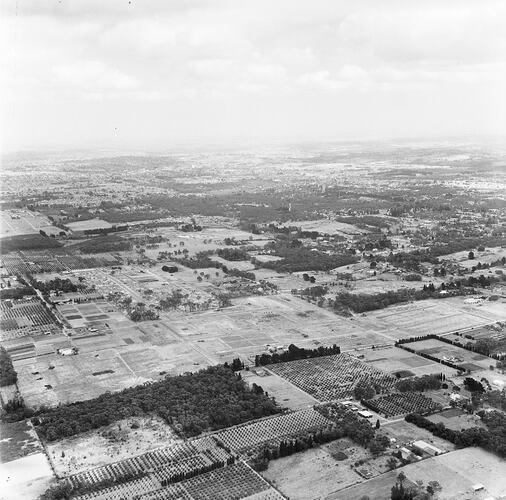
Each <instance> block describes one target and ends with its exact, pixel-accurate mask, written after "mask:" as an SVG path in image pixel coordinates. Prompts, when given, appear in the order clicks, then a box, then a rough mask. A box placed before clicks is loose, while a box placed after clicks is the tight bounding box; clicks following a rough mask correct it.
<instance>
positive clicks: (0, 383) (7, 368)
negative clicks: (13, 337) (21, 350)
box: [0, 346, 18, 387]
mask: <svg viewBox="0 0 506 500" xmlns="http://www.w3.org/2000/svg"><path fill="white" fill-rule="evenodd" d="M17 380H18V374H17V373H16V370H15V369H14V366H13V364H12V359H11V357H10V356H9V353H8V352H7V351H6V350H5V348H4V347H3V346H0V387H4V386H6V385H11V384H15V383H16V382H17Z"/></svg>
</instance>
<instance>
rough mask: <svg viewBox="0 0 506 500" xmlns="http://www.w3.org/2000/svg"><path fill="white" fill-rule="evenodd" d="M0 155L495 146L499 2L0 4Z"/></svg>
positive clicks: (504, 10) (503, 80) (505, 37)
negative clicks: (453, 141)
mask: <svg viewBox="0 0 506 500" xmlns="http://www.w3.org/2000/svg"><path fill="white" fill-rule="evenodd" d="M0 6H1V7H0V9H1V10H0V68H2V69H1V73H0V112H1V113H0V118H1V120H0V127H1V129H0V147H1V149H2V151H3V152H12V151H17V150H37V149H59V148H60V149H70V148H93V147H100V148H103V147H114V148H125V150H127V149H129V148H144V149H146V150H148V149H150V148H152V149H153V148H155V149H163V148H170V147H174V146H177V145H178V144H185V145H188V144H189V145H192V144H196V145H202V144H210V143H213V144H220V143H221V144H225V145H226V144H230V143H233V142H241V141H243V142H262V141H302V140H303V141H311V140H315V141H340V140H369V139H388V138H398V137H406V138H423V137H448V136H449V137H456V136H460V135H466V136H484V135H494V136H499V137H501V136H502V137H506V90H505V89H506V29H505V28H504V27H505V26H506V2H504V0H497V1H496V0H486V1H484V0H475V1H469V0H456V1H449V0H434V1H431V0H424V1H420V0H415V1H413V0H399V1H393V0H383V1H378V0H371V1H363V0H354V1H340V0H328V1H326V0H305V1H299V0H266V1H264V0H254V1H249V0H209V1H204V0H149V1H140V0H130V1H128V0H107V1H103V0H82V1H81V0H73V1H71V0H59V1H58V0H56V1H54V0H33V1H26V0H17V1H14V0H2V1H1V3H0Z"/></svg>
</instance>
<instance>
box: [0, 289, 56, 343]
mask: <svg viewBox="0 0 506 500" xmlns="http://www.w3.org/2000/svg"><path fill="white" fill-rule="evenodd" d="M57 328H58V323H57V321H56V319H55V317H54V315H53V314H52V313H51V312H50V311H49V310H48V309H47V308H46V307H45V306H44V305H43V304H42V303H41V301H40V300H39V299H38V298H35V297H33V298H27V299H17V300H14V301H12V302H2V303H1V304H0V330H1V333H0V339H1V340H11V339H15V338H18V337H25V336H28V335H40V334H42V333H44V332H45V331H53V332H54V331H55V329H57Z"/></svg>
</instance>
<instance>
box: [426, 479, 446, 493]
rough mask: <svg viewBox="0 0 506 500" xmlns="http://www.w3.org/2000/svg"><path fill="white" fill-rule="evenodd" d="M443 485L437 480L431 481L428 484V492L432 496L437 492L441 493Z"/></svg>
mask: <svg viewBox="0 0 506 500" xmlns="http://www.w3.org/2000/svg"><path fill="white" fill-rule="evenodd" d="M442 489H443V488H442V487H441V485H440V484H439V483H438V482H437V481H429V484H428V485H427V493H428V494H429V495H430V496H434V495H435V494H436V493H439V492H440V491H442Z"/></svg>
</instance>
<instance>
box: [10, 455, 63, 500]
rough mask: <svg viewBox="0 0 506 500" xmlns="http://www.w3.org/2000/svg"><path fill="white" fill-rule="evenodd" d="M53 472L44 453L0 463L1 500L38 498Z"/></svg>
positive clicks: (50, 479) (51, 477)
mask: <svg viewBox="0 0 506 500" xmlns="http://www.w3.org/2000/svg"><path fill="white" fill-rule="evenodd" d="M53 477H54V476H53V472H52V471H51V468H50V466H49V463H48V461H47V458H46V455H44V453H35V454H33V455H28V456H26V457H22V458H18V459H17V460H13V461H11V462H8V463H2V464H0V492H1V493H0V495H1V498H2V500H19V499H20V498H23V499H25V498H38V497H39V495H41V494H42V493H43V492H44V491H45V490H46V489H47V488H48V486H49V484H50V482H51V481H52V480H53Z"/></svg>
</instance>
